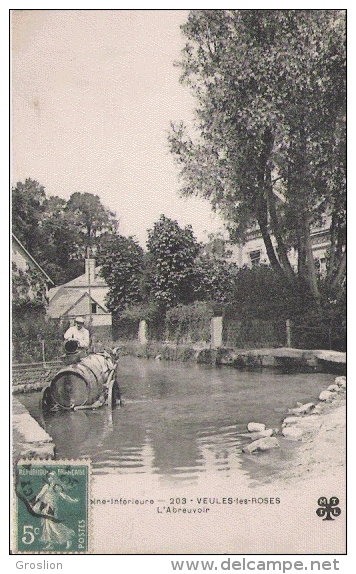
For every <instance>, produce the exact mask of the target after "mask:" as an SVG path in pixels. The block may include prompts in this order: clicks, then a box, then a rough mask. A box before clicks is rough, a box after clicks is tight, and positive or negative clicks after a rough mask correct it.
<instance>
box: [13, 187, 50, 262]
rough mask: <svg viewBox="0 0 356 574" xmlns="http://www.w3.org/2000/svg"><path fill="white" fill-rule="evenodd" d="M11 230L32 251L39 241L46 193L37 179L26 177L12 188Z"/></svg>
mask: <svg viewBox="0 0 356 574" xmlns="http://www.w3.org/2000/svg"><path fill="white" fill-rule="evenodd" d="M11 199H12V230H13V232H14V233H15V235H16V237H17V238H18V239H19V240H20V241H21V242H22V243H23V244H24V246H25V247H26V248H27V249H28V250H29V251H30V252H32V253H33V252H34V251H35V250H36V248H37V246H38V244H39V243H41V235H42V234H41V221H42V217H43V213H44V203H45V201H46V193H45V189H44V187H43V185H40V184H39V183H38V181H35V180H34V179H31V178H27V179H26V180H25V182H24V183H22V182H21V181H19V182H18V183H17V184H16V185H15V186H13V188H12V194H11Z"/></svg>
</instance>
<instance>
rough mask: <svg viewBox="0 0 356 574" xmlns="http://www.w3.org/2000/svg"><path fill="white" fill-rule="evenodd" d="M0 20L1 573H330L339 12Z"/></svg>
mask: <svg viewBox="0 0 356 574" xmlns="http://www.w3.org/2000/svg"><path fill="white" fill-rule="evenodd" d="M10 20H11V22H10V26H11V94H12V109H11V117H12V128H11V129H12V152H11V153H12V173H11V183H12V192H11V195H12V285H13V293H12V317H11V320H12V383H11V384H12V387H11V390H12V393H11V394H12V401H11V405H12V421H11V422H12V453H11V456H12V470H13V483H12V501H11V508H12V515H11V521H12V543H11V553H13V554H19V555H21V554H24V555H25V554H31V553H32V554H40V555H45V554H47V555H49V557H50V558H51V557H53V556H52V555H57V554H63V555H66V554H67V555H70V554H81V555H95V554H98V555H133V554H137V555H144V554H146V555H160V554H164V555H182V556H185V555H216V560H213V561H212V562H209V565H207V564H205V563H204V564H205V566H204V568H203V569H212V570H246V569H260V570H263V569H268V567H267V565H266V563H264V562H263V560H262V558H261V556H262V555H281V556H282V555H286V556H289V560H288V558H287V562H283V571H287V570H292V571H294V570H300V569H308V570H317V569H319V570H320V569H322V570H323V569H329V570H338V569H339V560H340V557H341V556H342V555H345V554H346V552H347V548H346V511H347V499H346V384H347V381H346V311H345V307H346V277H345V270H346V167H345V162H346V157H345V156H346V152H345V149H346V136H345V132H346V111H345V109H346V87H345V84H346V76H345V61H346V54H345V35H346V22H345V20H346V14H345V11H344V10H336V9H334V10H327V9H320V10H306V9H300V10H290V9H283V10H279V9H271V10H258V9H247V10H246V9H244V10H239V9H227V10H225V9H224V10H222V9H214V10H170V9H169V10H140V9H138V10H137V9H132V10H129V9H126V10H85V9H83V10H80V9H77V10H67V9H64V10H51V9H49V10H11V11H10ZM219 555H223V556H221V558H218V556H219ZM324 555H326V556H324ZM293 556H294V558H293ZM43 559H44V558H43ZM82 559H83V560H85V558H79V560H82ZM312 561H314V564H312ZM188 566H189V565H188ZM188 566H187V565H186V564H185V562H184V561H179V560H178V561H176V562H174V563H172V568H173V569H177V570H182V569H183V570H184V569H185V568H186V567H187V568H188V569H192V568H193V569H197V568H195V566H194V567H193V566H192V565H191V564H190V566H189V567H188ZM274 566H275V567H276V569H278V568H277V567H278V564H277V562H276V563H274ZM41 567H42V566H41ZM44 567H45V566H44ZM48 568H49V566H48ZM281 568H282V566H281ZM273 569H274V567H273ZM279 569H280V568H279Z"/></svg>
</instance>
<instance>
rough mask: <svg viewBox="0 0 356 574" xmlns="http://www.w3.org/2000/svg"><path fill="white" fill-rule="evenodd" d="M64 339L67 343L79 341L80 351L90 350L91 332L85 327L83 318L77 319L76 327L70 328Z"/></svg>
mask: <svg viewBox="0 0 356 574" xmlns="http://www.w3.org/2000/svg"><path fill="white" fill-rule="evenodd" d="M64 339H65V340H66V341H69V340H70V339H73V340H74V341H77V342H78V350H79V351H81V350H84V349H88V347H89V331H88V329H86V328H85V327H84V319H83V317H76V319H75V321H74V327H69V329H68V330H67V331H66V332H65V333H64Z"/></svg>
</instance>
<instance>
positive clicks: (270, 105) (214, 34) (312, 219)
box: [169, 10, 346, 302]
mask: <svg viewBox="0 0 356 574" xmlns="http://www.w3.org/2000/svg"><path fill="white" fill-rule="evenodd" d="M182 31H183V34H184V35H185V37H186V38H187V44H186V46H185V48H184V50H183V54H182V59H181V62H180V63H179V66H180V67H181V69H182V76H181V80H182V82H183V83H184V84H186V85H188V86H189V87H190V89H191V91H192V93H193V95H194V96H195V99H196V103H197V107H196V122H195V133H194V134H189V133H188V130H187V129H186V127H185V126H184V125H183V124H182V123H181V124H178V125H174V124H172V129H171V133H170V136H169V141H170V147H171V151H172V153H173V154H174V157H175V159H176V161H177V163H178V164H179V166H180V169H181V177H182V182H183V185H182V188H181V191H182V193H183V194H185V195H192V194H197V195H201V196H203V197H205V198H208V199H209V200H210V201H211V203H212V206H213V208H214V209H216V210H218V211H220V213H221V214H222V215H223V217H224V218H225V220H226V222H227V227H228V228H229V230H230V233H231V237H232V238H233V239H235V240H236V241H241V240H244V239H245V238H246V234H247V232H248V230H250V229H251V228H253V227H256V226H258V227H259V229H260V232H261V234H262V237H263V240H264V243H265V246H266V250H267V254H268V257H269V260H270V264H271V266H272V267H273V268H274V269H276V270H277V271H278V272H280V273H281V274H283V275H285V276H286V277H288V279H289V281H291V282H293V281H294V279H295V271H294V269H292V267H291V264H290V261H289V259H288V251H289V249H290V248H291V247H294V248H295V250H296V251H297V254H298V271H297V273H298V275H299V278H300V279H301V280H302V282H303V281H304V284H306V285H308V286H309V289H310V292H311V293H312V294H313V296H314V298H315V300H316V301H317V302H318V301H319V297H320V292H319V285H318V281H317V275H316V271H315V266H314V260H313V254H312V245H311V238H310V232H311V229H312V228H313V227H315V226H318V225H321V224H322V223H323V218H324V217H325V216H330V217H331V222H332V223H331V247H330V260H329V278H330V283H331V284H332V283H333V284H334V286H335V282H337V281H338V280H339V279H340V278H341V276H342V272H343V267H344V260H345V153H344V151H345V150H344V142H345V134H344V118H345V79H346V78H345V21H344V13H343V12H342V11H339V10H193V11H191V12H190V14H189V17H188V20H187V22H186V23H185V24H184V25H183V26H182ZM272 235H273V236H274V237H275V239H276V243H277V245H276V247H275V246H274V243H273V241H272Z"/></svg>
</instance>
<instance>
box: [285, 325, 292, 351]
mask: <svg viewBox="0 0 356 574" xmlns="http://www.w3.org/2000/svg"><path fill="white" fill-rule="evenodd" d="M286 333H287V347H291V346H292V330H291V322H290V319H287V320H286Z"/></svg>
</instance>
